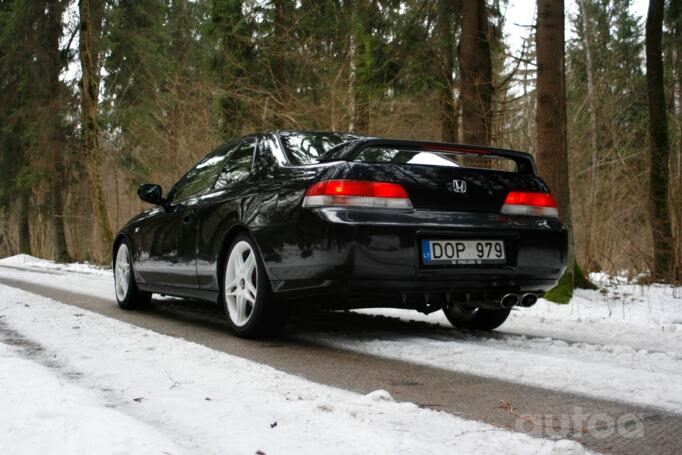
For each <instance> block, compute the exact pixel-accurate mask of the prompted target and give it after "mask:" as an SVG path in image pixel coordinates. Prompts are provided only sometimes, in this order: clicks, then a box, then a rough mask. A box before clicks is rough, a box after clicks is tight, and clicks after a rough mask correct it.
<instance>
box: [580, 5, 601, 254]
mask: <svg viewBox="0 0 682 455" xmlns="http://www.w3.org/2000/svg"><path fill="white" fill-rule="evenodd" d="M578 3H579V5H580V10H581V13H582V14H581V15H582V29H583V30H582V31H583V46H584V47H585V62H586V70H587V105H588V107H589V117H590V125H589V130H590V146H591V147H592V153H591V156H592V160H591V161H592V162H591V181H592V189H591V190H592V191H591V192H590V206H589V208H588V217H587V223H586V227H585V230H586V234H587V235H586V236H585V237H586V239H585V251H586V255H585V258H586V260H587V264H588V267H589V264H591V262H592V259H594V258H593V257H592V226H593V224H594V223H593V221H594V214H595V210H596V204H597V193H598V181H597V151H598V141H597V104H596V100H595V93H594V72H593V68H592V42H591V38H590V21H589V17H588V11H587V4H586V2H585V0H579V2H578Z"/></svg>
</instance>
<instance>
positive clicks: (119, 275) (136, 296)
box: [114, 241, 152, 310]
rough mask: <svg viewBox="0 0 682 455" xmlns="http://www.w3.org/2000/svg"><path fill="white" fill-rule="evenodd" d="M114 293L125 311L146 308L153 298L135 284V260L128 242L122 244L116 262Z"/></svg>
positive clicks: (117, 252)
mask: <svg viewBox="0 0 682 455" xmlns="http://www.w3.org/2000/svg"><path fill="white" fill-rule="evenodd" d="M114 291H115V293H116V301H117V302H118V306H119V307H121V308H122V309H124V310H135V309H138V308H142V307H144V306H146V305H147V304H148V303H149V301H150V300H151V298H152V294H151V293H149V292H143V291H140V290H139V289H138V288H137V283H136V282H135V273H134V271H133V259H132V257H131V256H130V249H129V248H128V245H127V244H126V242H125V241H124V242H121V244H120V245H119V246H118V249H117V250H116V259H115V260H114Z"/></svg>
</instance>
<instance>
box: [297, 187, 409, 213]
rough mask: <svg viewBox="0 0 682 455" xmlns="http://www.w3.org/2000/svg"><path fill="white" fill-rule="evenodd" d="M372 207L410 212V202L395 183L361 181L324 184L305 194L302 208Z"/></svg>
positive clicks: (403, 191)
mask: <svg viewBox="0 0 682 455" xmlns="http://www.w3.org/2000/svg"><path fill="white" fill-rule="evenodd" d="M328 206H339V207H372V208H386V209H411V208H412V201H410V198H409V197H408V196H407V192H406V191H405V189H404V188H403V187H402V185H399V184H397V183H390V182H370V181H364V180H324V181H322V182H317V183H315V184H314V185H313V186H311V187H310V188H308V191H306V193H305V197H304V198H303V207H328Z"/></svg>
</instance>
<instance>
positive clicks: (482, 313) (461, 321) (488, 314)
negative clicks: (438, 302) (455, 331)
mask: <svg viewBox="0 0 682 455" xmlns="http://www.w3.org/2000/svg"><path fill="white" fill-rule="evenodd" d="M510 312H511V308H507V309H499V310H486V309H483V308H467V307H465V306H462V305H458V304H452V305H449V306H447V307H445V308H443V313H445V317H446V318H448V321H450V323H451V324H452V325H453V326H455V327H457V328H460V329H472V330H494V329H496V328H498V327H499V326H501V325H502V324H503V323H504V321H506V320H507V317H509V313H510Z"/></svg>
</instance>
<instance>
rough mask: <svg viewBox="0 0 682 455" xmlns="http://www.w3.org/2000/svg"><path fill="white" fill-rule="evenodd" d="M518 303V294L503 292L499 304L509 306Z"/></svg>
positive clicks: (503, 306) (504, 306)
mask: <svg viewBox="0 0 682 455" xmlns="http://www.w3.org/2000/svg"><path fill="white" fill-rule="evenodd" d="M518 304H519V296H518V295H516V294H505V295H504V296H503V297H502V299H501V300H500V306H501V307H502V308H511V307H513V306H514V305H518Z"/></svg>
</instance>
